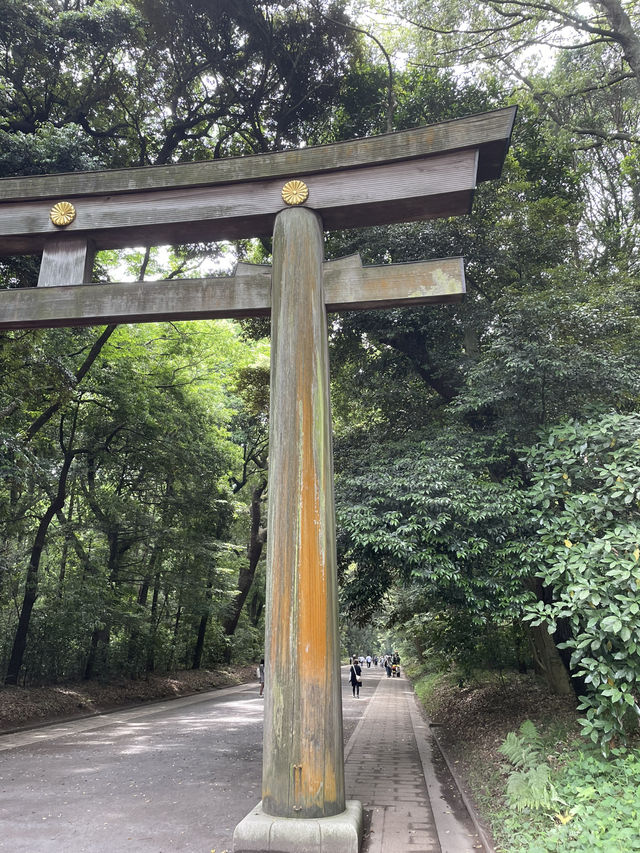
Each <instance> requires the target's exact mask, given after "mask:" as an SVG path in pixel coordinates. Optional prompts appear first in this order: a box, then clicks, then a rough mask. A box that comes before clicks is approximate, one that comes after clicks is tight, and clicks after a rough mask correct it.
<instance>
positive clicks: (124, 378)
mask: <svg viewBox="0 0 640 853" xmlns="http://www.w3.org/2000/svg"><path fill="white" fill-rule="evenodd" d="M377 5H378V4H374V3H362V4H359V6H360V9H361V17H360V18H359V19H358V20H357V21H355V20H352V19H350V18H349V16H348V12H347V4H346V3H344V2H342V0H318V2H311V0H287V2H285V3H276V2H271V0H260V2H229V0H212V2H204V0H189V2H182V0H180V2H178V1H177V0H36V2H32V3H29V4H24V3H21V2H18V0H0V50H1V51H2V55H3V63H2V67H1V68H2V70H1V76H0V175H2V176H8V175H16V174H33V173H42V172H47V171H60V170H78V169H95V168H102V167H113V166H128V165H145V164H158V163H169V162H177V161H181V160H194V159H198V158H200V159H211V158H215V157H222V156H229V155H239V154H250V153H256V152H263V151H269V150H273V149H276V148H281V147H294V146H298V145H306V144H315V143H324V142H331V141H334V140H336V139H340V138H351V137H353V136H358V135H366V134H372V133H378V132H384V131H385V130H386V129H387V128H388V127H389V123H391V126H392V127H393V129H400V128H403V127H410V126H414V125H416V124H424V123H429V122H435V121H439V120H443V119H449V118H455V117H459V116H462V115H465V114H470V113H474V112H478V111H481V110H485V109H491V108H494V107H498V106H503V105H505V104H507V103H514V102H517V103H518V104H519V115H518V122H517V126H516V128H515V132H514V137H513V140H512V145H511V148H510V152H509V155H508V157H507V160H506V163H505V168H504V174H503V179H502V180H501V181H496V182H492V183H491V184H489V185H482V186H480V187H479V188H478V190H477V193H476V198H475V202H474V209H473V212H472V214H470V215H469V216H465V217H458V218H456V219H455V220H451V221H449V220H445V221H437V222H425V223H416V224H408V225H402V226H395V227H391V228H369V229H354V230H353V231H350V232H345V233H335V234H331V235H327V240H326V253H327V256H328V257H339V256H341V255H344V254H348V253H349V252H355V251H358V252H360V254H361V256H362V258H363V261H364V262H365V263H389V262H396V261H410V260H417V259H424V258H425V257H438V256H441V257H443V256H449V255H463V256H464V257H465V259H466V278H467V291H468V292H467V297H466V300H465V301H464V302H463V303H462V304H456V305H441V306H427V307H424V308H415V307H414V308H411V309H396V310H391V311H384V312H373V311H370V312H362V313H359V314H347V313H345V314H344V315H341V316H337V317H333V318H332V320H331V324H330V343H331V350H332V372H333V389H332V391H333V405H334V415H335V451H336V475H337V476H336V486H337V498H338V519H339V533H338V540H339V541H338V544H339V561H340V572H341V579H342V582H343V619H344V622H345V624H347V625H350V626H353V624H354V623H367V622H368V621H370V620H373V621H374V622H375V625H376V630H375V632H374V634H373V635H371V634H369V633H367V634H366V635H362V636H375V637H377V638H380V639H382V638H384V636H385V632H386V631H388V630H391V629H392V628H393V629H395V630H397V631H399V632H401V633H404V634H405V635H406V636H407V637H408V639H409V640H410V642H411V643H412V644H413V647H414V651H415V652H416V653H417V654H418V655H420V656H424V657H426V658H428V659H433V658H437V659H438V661H440V662H442V661H449V662H450V661H454V662H455V663H456V664H457V665H458V666H459V667H460V669H461V670H462V673H463V676H464V677H469V676H470V674H471V672H472V671H473V669H474V667H476V666H487V665H492V666H498V667H501V668H504V667H508V666H517V667H519V668H520V669H524V668H527V667H531V666H533V667H534V668H535V669H536V670H538V671H539V672H540V673H541V674H543V675H545V676H546V678H547V680H548V683H549V689H551V690H554V691H557V692H570V691H571V690H573V689H575V690H576V691H577V693H578V695H579V696H580V697H582V698H581V700H580V701H581V703H582V710H583V711H584V712H585V713H584V720H585V722H584V728H585V731H586V732H587V733H588V734H589V735H590V736H591V737H592V739H594V740H595V741H597V742H598V743H600V744H601V745H602V746H603V747H604V749H605V750H606V749H611V748H615V744H616V743H618V742H619V741H620V740H621V739H624V738H625V737H626V735H627V734H628V733H629V731H630V730H633V729H634V728H635V727H637V714H638V704H639V703H638V699H639V694H638V682H637V676H638V666H639V663H638V659H637V658H638V649H637V645H638V644H639V643H640V636H638V630H640V623H639V622H638V605H637V603H636V602H635V600H634V599H635V597H636V594H637V590H636V582H637V580H638V578H637V572H638V570H637V565H638V564H639V560H638V556H637V554H638V548H639V547H640V535H639V530H638V528H639V522H638V501H639V496H638V482H639V480H640V468H639V465H640V463H639V462H638V411H639V405H640V396H639V395H640V387H639V385H640V382H639V377H640V331H639V327H638V322H637V317H638V311H639V308H640V287H639V280H638V276H639V274H640V266H639V259H640V256H639V254H638V246H639V245H640V241H639V240H638V235H639V225H640V195H639V192H638V187H639V186H640V181H639V180H638V177H639V175H640V171H639V169H640V156H639V153H638V151H639V148H638V145H639V143H640V111H639V109H638V103H639V102H638V98H637V93H638V75H639V74H640V47H639V46H640V10H639V8H638V4H637V3H636V2H632V0H630V2H620V0H606V2H605V0H603V2H597V3H596V2H593V3H585V4H581V5H580V9H579V10H578V11H576V10H575V9H574V8H573V5H574V4H569V3H565V2H553V3H548V4H545V5H544V9H543V10H542V11H541V9H542V7H541V6H540V5H539V4H536V3H517V4H515V3H510V2H481V3H469V2H466V0H457V2H455V3H438V2H429V0H396V2H394V3H392V4H390V8H389V7H387V12H388V13H393V14H394V15H395V17H394V18H393V31H391V30H389V29H386V28H385V23H384V20H385V19H384V16H383V15H382V13H381V12H380V10H377V12H376V15H375V17H374V18H372V20H371V22H368V19H367V17H366V13H367V10H371V9H373V8H374V7H376V6H377ZM460 20H464V21H466V22H467V25H466V26H465V27H464V28H460V29H458V28H457V27H455V26H453V23H452V22H456V21H460ZM505 21H507V22H509V26H505ZM370 36H373V37H370ZM385 45H386V48H385ZM533 46H538V47H539V48H540V50H539V52H538V53H536V52H535V50H533ZM381 48H382V52H381ZM543 48H544V49H543ZM394 50H395V51H396V53H395V55H393V53H394ZM387 60H389V63H387ZM468 69H471V71H472V72H473V73H467V71H468ZM389 87H390V88H389ZM390 90H391V95H392V97H391V98H390V97H389V92H390ZM238 256H240V257H245V258H250V259H252V260H256V261H266V260H268V257H269V245H268V242H265V243H256V242H251V241H249V242H245V243H243V244H240V245H237V246H233V247H229V246H220V245H213V244H209V245H195V246H174V247H171V248H170V249H167V250H166V251H163V252H155V253H154V252H151V251H149V250H148V249H147V250H145V249H144V248H142V249H138V250H132V251H130V252H125V253H123V252H103V253H101V254H100V256H99V257H98V260H97V265H96V270H95V272H96V275H97V276H98V277H99V278H101V279H106V278H108V277H109V276H112V275H113V274H114V272H115V271H116V270H118V271H119V274H120V275H121V274H122V270H123V269H124V270H126V272H127V274H129V275H130V277H132V278H140V279H141V280H142V279H144V278H145V276H149V275H153V276H166V275H169V276H171V277H173V278H176V277H180V276H187V275H189V274H193V272H194V270H196V269H198V268H202V267H203V266H205V268H206V265H207V264H209V268H211V265H215V266H216V267H217V268H223V269H228V268H229V267H230V265H231V263H232V262H233V260H234V259H235V258H236V257H238ZM36 261H37V259H32V258H31V259H30V258H20V259H18V258H6V259H3V261H2V265H1V266H0V279H1V286H2V287H24V286H32V285H33V284H34V282H35V278H36V275H37V262H36ZM264 332H265V326H264V324H262V323H261V322H256V323H252V324H247V325H245V327H244V329H243V332H242V335H244V337H242V336H241V334H240V332H239V331H238V329H237V328H236V327H234V326H230V325H228V324H223V325H222V326H208V325H197V326H193V327H192V326H186V325H162V326H159V327H149V328H147V329H146V330H143V329H136V328H129V327H122V328H118V329H115V328H114V327H107V328H106V329H94V330H71V331H62V330H59V331H50V332H46V333H44V332H38V333H33V332H24V333H10V334H5V335H3V336H2V338H1V339H0V359H1V360H0V369H1V370H2V375H3V387H2V391H1V392H0V394H1V396H0V415H2V421H1V427H0V429H1V433H0V435H1V438H2V474H3V479H2V486H1V487H0V512H1V513H2V515H1V517H0V524H1V525H2V531H3V536H2V543H3V544H2V550H1V553H0V558H1V560H2V564H1V567H2V572H1V574H0V620H1V624H2V663H3V666H4V674H5V676H6V677H7V679H8V680H9V681H10V682H15V681H17V680H22V681H24V680H27V681H29V680H39V679H55V678H64V677H70V676H75V675H85V676H86V677H91V676H94V675H99V676H106V675H108V674H109V673H112V672H122V671H127V672H131V673H134V674H139V673H142V672H144V671H145V670H148V669H152V668H154V667H162V668H167V667H171V666H175V665H176V664H178V663H180V665H185V664H186V665H191V666H196V667H197V666H200V665H201V664H202V663H203V662H216V661H219V660H222V659H229V658H230V656H232V655H233V654H236V655H237V656H238V657H242V656H249V657H250V656H252V655H255V654H257V653H258V650H259V646H260V642H261V640H260V631H261V627H262V622H261V618H262V609H263V603H264V598H263V590H262V581H263V569H262V561H263V557H264V553H263V551H264V548H263V546H264V543H265V540H266V535H267V532H266V530H265V526H264V503H265V500H266V496H267V490H268V478H267V443H266V441H267V440H266V435H267V418H268V400H267V394H266V388H267V385H268V378H269V376H268V374H269V370H268V364H267V360H266V351H265V345H264V343H260V342H257V341H256V338H259V337H260V336H261V335H262V334H263V333H264ZM252 335H253V338H252V337H251V336H252ZM350 639H353V640H354V641H355V639H356V635H355V634H354V633H352V634H351V635H350Z"/></svg>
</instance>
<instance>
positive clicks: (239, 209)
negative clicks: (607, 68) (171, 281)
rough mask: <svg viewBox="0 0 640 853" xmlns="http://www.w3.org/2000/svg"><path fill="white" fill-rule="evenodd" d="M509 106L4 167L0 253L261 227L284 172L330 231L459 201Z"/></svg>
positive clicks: (269, 223) (271, 215)
mask: <svg viewBox="0 0 640 853" xmlns="http://www.w3.org/2000/svg"><path fill="white" fill-rule="evenodd" d="M515 111H516V108H515V107H507V108H505V109H501V110H494V111H493V112H488V113H481V114H479V115H476V116H470V117H468V118H463V119H458V120H455V121H448V122H442V123H440V124H436V125H431V126H428V127H421V128H415V129H413V130H405V131H398V132H396V133H390V134H385V135H383V136H374V137H368V138H365V139H359V140H353V141H350V142H338V143H334V144H332V145H322V146H317V147H312V148H301V149H297V150H294V151H280V152H275V153H271V154H261V155H254V156H250V157H234V158H228V159H222V160H214V161H208V162H203V163H185V164H174V165H171V166H149V167H143V168H134V169H121V170H113V171H102V172H99V171H98V172H78V173H69V174H60V175H41V176H32V177H25V178H5V179H3V180H0V254H32V253H37V252H41V251H42V250H43V249H44V248H45V246H47V245H51V244H52V241H54V242H57V243H58V244H59V245H60V244H61V245H63V246H64V245H65V242H64V241H66V240H70V238H71V237H73V238H82V239H86V240H87V241H88V242H89V243H90V244H91V246H92V248H94V249H96V248H97V249H102V248H116V247H124V246H133V245H140V244H145V245H159V244H162V243H184V242H198V241H201V240H207V241H211V240H225V239H239V238H245V237H253V236H261V235H264V234H269V235H270V234H271V232H272V229H273V223H274V220H275V217H276V215H277V213H278V212H279V211H280V210H282V209H283V207H284V206H285V205H284V203H283V199H282V195H281V191H282V184H283V182H284V181H285V180H287V179H289V178H298V179H301V180H303V181H304V182H305V183H306V184H307V186H308V187H309V200H308V206H309V207H312V208H313V209H314V210H315V211H316V212H317V213H319V214H320V215H321V217H322V222H323V228H324V230H329V231H330V230H335V229H339V228H353V227H361V226H364V225H383V224H390V223H393V222H407V221H411V220H419V219H428V218H434V217H442V216H454V215H458V214H462V213H467V212H469V210H470V207H471V202H472V198H473V191H474V189H475V186H476V184H477V182H479V181H483V180H488V179H490V178H495V177H497V176H498V175H499V174H500V170H501V168H502V162H503V160H504V155H505V152H506V149H507V147H508V144H509V140H510V137H511V131H512V128H513V122H514V119H515ZM55 201H58V202H60V201H62V202H65V201H66V202H69V203H70V204H72V205H73V207H74V208H75V211H76V215H75V218H74V219H73V220H72V221H70V222H69V223H68V224H66V225H64V226H57V225H55V224H54V223H53V222H52V221H51V218H50V211H51V207H52V203H53V202H55ZM56 238H58V239H57V240H56ZM65 283H67V282H65Z"/></svg>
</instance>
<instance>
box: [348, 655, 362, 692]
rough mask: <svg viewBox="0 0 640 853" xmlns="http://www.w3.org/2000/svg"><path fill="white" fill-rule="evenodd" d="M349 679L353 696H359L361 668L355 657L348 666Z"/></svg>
mask: <svg viewBox="0 0 640 853" xmlns="http://www.w3.org/2000/svg"><path fill="white" fill-rule="evenodd" d="M349 681H350V682H351V689H352V690H353V695H354V698H358V699H359V698H360V685H361V684H362V668H361V667H360V663H359V661H358V658H357V657H354V658H353V660H352V662H351V666H350V667H349Z"/></svg>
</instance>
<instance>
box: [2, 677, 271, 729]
mask: <svg viewBox="0 0 640 853" xmlns="http://www.w3.org/2000/svg"><path fill="white" fill-rule="evenodd" d="M255 679H256V670H255V666H229V667H226V668H224V669H221V670H217V671H215V672H211V671H209V670H183V671H180V672H171V673H165V674H163V675H149V676H148V677H147V678H144V679H139V680H136V681H134V680H130V679H121V680H119V681H117V682H114V683H111V684H101V683H99V682H97V681H95V682H94V681H83V682H78V683H73V684H55V685H51V686H48V687H0V732H1V731H10V730H12V729H17V728H23V727H27V726H34V725H42V723H49V722H55V721H57V720H62V719H68V718H73V717H80V716H85V715H87V714H100V713H102V712H104V711H110V710H113V709H115V708H120V707H125V706H131V705H137V704H139V703H142V702H153V701H158V700H162V699H170V698H172V697H178V696H188V695H190V694H193V693H199V692H201V691H203V690H214V689H215V688H218V687H229V686H231V685H234V684H242V683H244V682H248V681H255Z"/></svg>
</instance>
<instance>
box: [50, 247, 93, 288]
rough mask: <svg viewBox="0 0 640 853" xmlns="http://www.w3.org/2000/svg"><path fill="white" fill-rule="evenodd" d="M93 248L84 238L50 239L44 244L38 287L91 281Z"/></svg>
mask: <svg viewBox="0 0 640 853" xmlns="http://www.w3.org/2000/svg"><path fill="white" fill-rule="evenodd" d="M94 255H95V248H94V246H93V244H92V243H91V241H89V240H87V238H86V237H73V236H71V237H67V236H66V235H65V236H63V235H62V234H60V235H58V234H56V235H54V236H53V237H50V238H49V239H48V241H47V243H46V244H45V247H44V252H43V253H42V262H41V263H40V275H39V276H38V287H56V286H57V285H58V284H60V282H64V283H65V284H82V283H84V282H89V281H91V273H92V271H93V269H92V268H93V258H94Z"/></svg>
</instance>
